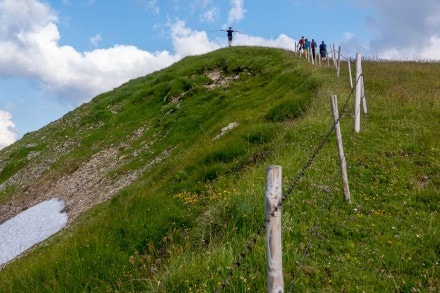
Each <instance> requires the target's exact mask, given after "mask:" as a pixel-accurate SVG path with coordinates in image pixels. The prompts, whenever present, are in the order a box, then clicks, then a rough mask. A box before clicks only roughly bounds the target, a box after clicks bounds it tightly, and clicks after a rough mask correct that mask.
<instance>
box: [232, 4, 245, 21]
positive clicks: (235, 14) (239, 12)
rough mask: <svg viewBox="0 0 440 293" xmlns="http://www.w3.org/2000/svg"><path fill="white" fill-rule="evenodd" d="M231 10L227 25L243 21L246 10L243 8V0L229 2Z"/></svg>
mask: <svg viewBox="0 0 440 293" xmlns="http://www.w3.org/2000/svg"><path fill="white" fill-rule="evenodd" d="M229 3H230V4H231V6H232V7H231V9H230V10H229V16H228V23H229V24H232V23H233V22H234V21H240V20H242V19H243V17H244V14H245V13H246V9H245V8H244V0H229Z"/></svg>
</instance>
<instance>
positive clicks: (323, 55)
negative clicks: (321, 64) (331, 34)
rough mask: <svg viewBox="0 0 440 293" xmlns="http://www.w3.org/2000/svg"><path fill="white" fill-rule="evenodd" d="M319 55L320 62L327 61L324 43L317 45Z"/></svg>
mask: <svg viewBox="0 0 440 293" xmlns="http://www.w3.org/2000/svg"><path fill="white" fill-rule="evenodd" d="M319 54H320V55H321V58H322V60H327V45H326V44H325V43H324V41H322V43H321V44H320V45H319Z"/></svg>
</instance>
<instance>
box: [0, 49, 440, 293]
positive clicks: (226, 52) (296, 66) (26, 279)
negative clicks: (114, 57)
mask: <svg viewBox="0 0 440 293" xmlns="http://www.w3.org/2000/svg"><path fill="white" fill-rule="evenodd" d="M342 66H343V67H342V69H341V76H340V77H339V78H337V77H336V70H335V68H334V67H333V66H332V65H331V66H329V67H327V66H314V65H312V64H310V63H308V62H307V61H306V60H304V59H300V58H299V57H297V56H295V54H294V53H293V52H289V51H285V50H281V49H272V48H263V47H232V48H225V49H221V50H218V51H215V52H211V53H208V54H205V55H201V56H193V57H187V58H185V59H183V60H182V61H180V62H178V63H176V64H174V65H172V66H170V67H168V68H166V69H163V70H160V71H157V72H155V73H153V74H150V75H147V76H145V77H140V78H137V79H134V80H131V81H129V82H127V83H126V84H124V85H122V86H120V87H118V88H115V89H114V90H113V91H110V92H107V93H103V94H101V95H99V96H97V97H95V98H94V99H93V100H91V101H90V102H89V103H86V104H84V105H82V106H81V107H79V108H77V109H75V110H74V111H71V112H70V113H68V114H66V115H65V116H64V117H62V118H60V119H59V120H57V121H55V122H53V123H51V124H49V125H47V126H45V127H43V128H42V129H40V130H38V131H35V132H32V133H29V134H27V135H25V136H24V137H23V138H22V139H21V140H19V141H17V142H16V143H14V144H13V145H11V146H9V147H7V148H5V149H3V150H0V223H2V222H4V221H6V220H7V219H9V218H11V217H13V216H14V215H16V214H17V213H19V212H21V211H22V210H24V209H26V208H29V207H31V206H33V205H35V204H36V203H38V202H41V201H43V200H45V199H50V198H61V199H63V200H64V201H65V203H66V212H67V214H68V216H69V225H68V227H67V228H66V229H64V230H62V231H61V232H60V233H58V234H57V235H56V236H54V237H52V238H51V239H49V240H48V241H46V242H45V243H43V245H38V246H37V247H36V248H35V249H33V250H32V251H29V252H27V253H26V254H25V255H24V256H22V257H20V258H19V259H17V260H16V261H14V262H12V263H10V264H8V265H7V266H6V267H5V268H3V269H2V270H1V272H0V292H83V291H94V292H95V291H96V292H103V291H121V292H138V291H146V292H212V291H215V290H216V289H217V288H219V286H220V285H221V284H222V282H224V280H227V282H226V284H225V285H226V287H225V291H226V292H245V291H250V292H262V291H265V290H266V286H267V285H266V282H267V277H266V274H267V272H266V271H267V270H266V261H265V249H266V248H265V243H264V235H262V236H256V235H255V234H256V232H257V231H258V229H259V227H260V226H261V225H262V224H264V173H265V168H266V166H268V165H270V164H278V165H281V166H282V167H283V175H284V176H283V180H284V183H283V185H284V186H285V190H287V187H289V186H290V185H289V184H291V182H292V181H293V179H294V178H295V177H296V176H297V174H298V172H299V171H300V170H301V168H302V167H303V166H304V165H305V164H307V162H308V161H309V160H311V158H312V155H313V154H314V151H315V150H316V148H317V146H318V145H319V144H320V143H321V142H322V139H323V137H324V134H325V133H327V132H328V131H329V129H330V128H331V126H332V116H331V112H330V105H329V103H330V102H329V97H330V95H331V94H337V95H338V98H339V104H340V108H341V110H342V107H343V105H344V103H345V102H347V103H348V104H347V105H348V107H346V108H343V110H344V111H343V113H341V114H343V115H344V118H343V119H342V120H341V127H342V131H343V138H344V147H345V152H346V157H347V163H348V172H349V181H350V188H351V193H352V197H353V204H351V205H349V204H347V203H345V202H344V200H343V195H342V186H341V184H340V179H339V178H340V177H339V169H338V168H339V167H338V166H339V164H338V157H337V149H336V145H335V142H334V140H335V139H334V136H333V135H331V136H330V139H328V140H327V141H326V142H325V143H324V144H323V147H322V150H320V152H319V153H318V154H317V155H316V157H314V158H313V162H312V164H311V165H310V167H309V168H308V169H307V170H306V171H305V173H304V175H303V176H301V177H300V180H298V182H297V183H296V184H295V186H294V188H293V192H292V193H291V194H289V195H288V196H287V199H286V200H285V202H284V203H283V218H282V222H283V269H284V282H285V288H286V292H290V291H292V292H294V291H295V292H309V291H318V292H319V291H330V292H333V291H349V292H362V291H365V292H384V291H388V292H389V291H399V292H436V291H439V290H440V281H439V280H440V276H439V260H440V241H439V240H438V239H440V228H439V227H440V217H439V206H440V142H439V141H440V140H439V129H440V119H439V118H440V82H439V79H438V72H439V70H440V64H439V63H416V62H373V61H367V62H364V63H363V70H364V80H365V92H366V98H367V103H368V114H367V115H363V116H362V122H361V124H362V125H361V132H360V133H358V134H355V133H354V132H353V130H352V128H353V122H352V115H353V107H352V104H353V99H352V97H351V96H350V93H351V88H350V83H349V80H348V70H347V64H346V63H345V62H343V63H342ZM353 71H354V69H353ZM349 97H351V99H349ZM253 239H256V242H255V245H253V244H252V245H253V246H252V250H251V251H250V252H249V253H248V254H247V253H246V255H245V256H244V257H240V253H242V252H243V251H247V249H246V246H248V245H249V241H251V242H252V240H253ZM237 259H239V260H240V263H239V265H237V264H234V263H235V262H236V261H237ZM228 276H229V277H228Z"/></svg>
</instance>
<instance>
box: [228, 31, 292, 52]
mask: <svg viewBox="0 0 440 293" xmlns="http://www.w3.org/2000/svg"><path fill="white" fill-rule="evenodd" d="M234 44H235V45H242V46H262V47H273V48H283V49H286V50H293V48H294V47H295V40H294V39H292V38H290V37H288V36H287V35H285V34H280V35H279V36H278V37H277V38H276V39H265V38H262V37H258V36H251V35H247V34H241V33H237V34H236V36H235V38H234Z"/></svg>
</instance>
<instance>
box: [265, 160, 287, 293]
mask: <svg viewBox="0 0 440 293" xmlns="http://www.w3.org/2000/svg"><path fill="white" fill-rule="evenodd" d="M281 181H282V172H281V166H274V165H272V166H269V167H267V169H266V190H265V206H266V248H267V268H268V272H267V277H268V282H267V283H268V292H269V293H275V292H276V293H283V292H284V279H283V262H282V254H283V253H282V248H281V201H282V182H281Z"/></svg>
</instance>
